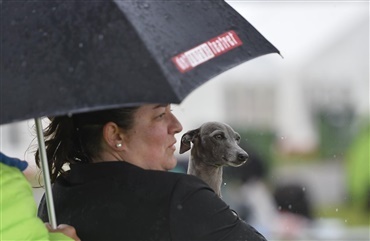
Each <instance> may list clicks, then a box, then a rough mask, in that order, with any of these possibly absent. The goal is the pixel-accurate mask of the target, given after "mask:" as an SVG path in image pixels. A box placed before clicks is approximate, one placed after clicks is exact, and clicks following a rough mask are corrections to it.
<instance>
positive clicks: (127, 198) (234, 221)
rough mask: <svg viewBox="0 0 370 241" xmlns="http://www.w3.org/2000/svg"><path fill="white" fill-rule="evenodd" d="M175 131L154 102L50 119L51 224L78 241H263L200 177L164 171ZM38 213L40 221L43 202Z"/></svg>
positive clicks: (170, 164)
mask: <svg viewBox="0 0 370 241" xmlns="http://www.w3.org/2000/svg"><path fill="white" fill-rule="evenodd" d="M181 130H182V126H181V124H180V123H179V121H178V120H177V119H176V117H175V116H174V115H173V114H172V112H171V109H170V105H160V104H147V105H142V106H140V107H133V108H123V109H116V110H107V111H98V112H93V113H86V114H78V115H74V116H72V117H55V118H52V119H51V123H50V125H49V127H48V129H47V130H46V133H45V137H46V138H47V141H46V146H47V155H48V158H49V160H50V165H51V166H50V167H51V169H50V170H52V173H51V179H52V181H53V182H54V185H53V194H54V201H55V209H56V216H57V220H58V223H68V224H71V225H73V226H74V227H75V228H76V230H77V231H78V234H79V236H80V238H81V239H82V240H253V241H256V240H265V239H264V238H263V237H262V236H261V235H260V234H259V233H258V232H256V231H255V230H254V229H253V228H251V227H250V226H249V225H247V224H246V223H244V222H243V221H241V220H240V219H239V218H238V217H237V216H236V215H235V214H234V212H233V211H232V210H230V209H229V207H228V206H227V205H226V204H225V203H224V202H223V201H222V200H221V199H219V198H218V197H217V195H216V194H215V193H214V192H213V191H212V190H211V189H210V188H209V187H208V186H207V185H206V184H205V183H204V182H202V181H201V180H200V179H198V178H196V177H194V176H190V175H186V174H179V173H172V172H167V171H168V170H171V169H172V168H174V167H175V166H176V158H175V155H174V152H175V143H176V139H175V134H176V133H179V132H180V131H181ZM36 158H37V155H36ZM65 164H70V171H67V172H65V171H64V170H63V169H62V167H63V166H64V165H65ZM39 215H40V217H41V218H42V219H43V220H44V221H47V212H46V205H45V202H44V201H43V202H42V203H41V204H40V209H39ZM98 227H99V231H97V230H98V229H97V228H98Z"/></svg>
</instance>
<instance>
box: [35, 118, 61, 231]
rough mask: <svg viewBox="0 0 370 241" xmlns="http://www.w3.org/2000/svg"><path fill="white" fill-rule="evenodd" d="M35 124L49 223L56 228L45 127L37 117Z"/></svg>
mask: <svg viewBox="0 0 370 241" xmlns="http://www.w3.org/2000/svg"><path fill="white" fill-rule="evenodd" d="M35 124H36V132H37V141H38V144H39V155H40V160H41V170H42V175H43V178H44V185H45V198H46V205H47V208H48V215H49V223H50V225H51V227H52V228H54V229H56V228H57V221H56V216H55V209H54V200H53V193H52V190H51V181H50V176H49V165H48V158H47V156H46V148H45V141H44V134H43V131H42V130H43V129H42V123H41V119H40V118H35Z"/></svg>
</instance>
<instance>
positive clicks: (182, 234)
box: [170, 176, 266, 241]
mask: <svg viewBox="0 0 370 241" xmlns="http://www.w3.org/2000/svg"><path fill="white" fill-rule="evenodd" d="M170 226H171V227H170V230H171V236H172V238H173V239H174V240H214V241H216V240H228V241H231V240H253V241H266V239H265V238H264V237H263V236H262V235H261V234H260V233H259V232H257V231H256V230H255V229H254V228H253V227H251V226H250V225H248V224H247V223H245V222H244V221H242V220H241V219H240V218H239V217H238V216H237V215H236V213H235V212H234V211H232V210H231V209H230V208H229V206H228V205H227V204H226V203H225V202H224V201H223V200H222V199H221V198H219V197H218V196H217V195H216V194H215V193H214V192H213V190H211V189H210V188H209V187H208V186H207V185H206V184H205V183H203V182H202V181H201V180H200V179H198V178H196V177H193V176H189V177H187V178H183V179H180V180H179V181H178V183H177V184H176V186H175V190H174V191H173V195H172V201H171V209H170Z"/></svg>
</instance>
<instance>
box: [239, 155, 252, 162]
mask: <svg viewBox="0 0 370 241" xmlns="http://www.w3.org/2000/svg"><path fill="white" fill-rule="evenodd" d="M248 157H249V155H248V154H247V153H239V154H238V160H239V161H245V160H247V159H248Z"/></svg>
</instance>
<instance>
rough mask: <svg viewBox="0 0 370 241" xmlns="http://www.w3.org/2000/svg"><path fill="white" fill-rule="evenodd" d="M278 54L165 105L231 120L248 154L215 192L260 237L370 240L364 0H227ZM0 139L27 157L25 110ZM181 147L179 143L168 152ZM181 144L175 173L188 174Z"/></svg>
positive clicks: (198, 120)
mask: <svg viewBox="0 0 370 241" xmlns="http://www.w3.org/2000/svg"><path fill="white" fill-rule="evenodd" d="M227 2H228V3H229V4H230V5H231V6H232V7H234V8H235V10H237V11H238V12H239V13H240V14H241V15H243V16H244V17H245V18H246V19H247V20H248V21H249V22H250V23H251V24H252V25H253V26H254V27H256V28H257V29H258V30H259V31H260V32H261V33H262V34H263V35H264V36H265V37H266V38H267V39H268V40H269V41H270V42H271V43H272V44H274V45H275V46H276V47H277V48H278V49H279V50H280V52H281V56H279V55H277V54H271V55H266V56H262V57H260V58H257V59H254V60H252V61H249V62H246V63H244V64H242V65H240V66H238V67H235V68H233V69H231V70H229V71H227V72H225V73H223V74H221V75H220V76H217V77H216V78H214V79H213V80H211V81H209V82H207V83H206V84H204V85H202V86H200V87H199V88H198V89H196V90H195V91H194V92H193V93H191V94H190V95H189V96H188V97H187V98H186V99H185V100H184V101H183V103H182V104H180V105H173V112H174V114H175V115H176V116H177V117H178V119H179V120H180V121H181V122H182V124H183V127H184V130H183V132H182V133H180V134H178V135H177V139H178V142H179V140H180V138H181V136H182V134H183V133H184V132H186V131H188V130H190V129H195V128H198V127H199V126H200V125H201V124H202V123H204V122H207V121H221V122H226V123H228V124H229V125H231V126H232V127H233V128H234V129H235V130H236V131H238V132H239V133H240V134H241V136H242V141H241V146H242V147H243V148H244V149H245V150H246V151H247V152H248V153H249V154H250V158H249V160H248V162H247V164H245V165H244V166H242V167H238V168H225V171H224V185H223V199H224V200H225V201H226V202H227V203H228V204H229V205H230V206H231V207H232V208H233V209H235V210H236V211H237V212H238V214H239V216H240V217H241V218H243V219H244V220H246V221H247V222H249V223H250V224H252V225H253V226H254V227H255V228H257V229H258V230H259V231H260V232H261V233H262V234H264V235H265V236H266V237H267V238H268V239H269V240H370V233H369V232H370V231H369V230H370V224H369V222H370V221H369V217H370V180H369V176H370V168H369V149H370V143H369V135H370V131H369V127H370V119H369V113H370V107H369V104H370V103H369V102H370V100H369V2H368V1H227ZM0 138H1V142H0V149H1V151H2V152H4V153H6V154H7V155H10V156H16V157H18V158H23V159H26V160H28V161H29V162H30V164H31V165H32V166H31V167H32V168H30V170H29V171H28V173H27V177H28V179H29V181H30V182H31V183H32V185H33V186H34V187H35V188H34V193H35V200H36V201H37V202H38V201H39V199H40V195H42V193H43V189H42V188H39V187H40V185H41V184H42V180H41V179H42V177H41V175H40V174H39V171H38V170H37V168H36V167H35V165H34V157H33V155H34V151H35V146H36V145H37V141H36V134H35V130H34V123H33V120H29V121H24V122H20V123H15V124H8V125H3V126H0ZM178 149H179V143H178V147H177V150H178ZM188 155H189V153H184V154H182V155H179V154H178V160H179V165H178V167H177V168H176V170H174V171H179V172H186V166H187V162H188Z"/></svg>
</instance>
